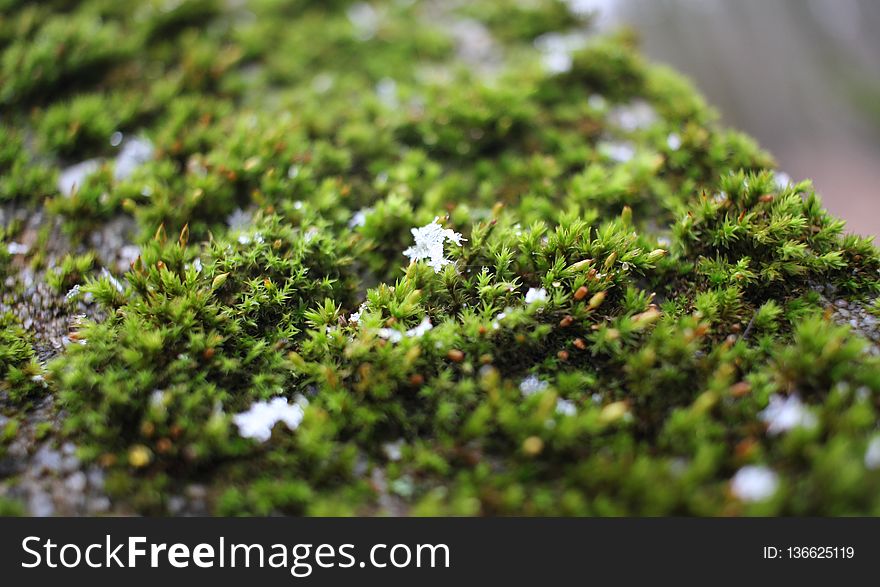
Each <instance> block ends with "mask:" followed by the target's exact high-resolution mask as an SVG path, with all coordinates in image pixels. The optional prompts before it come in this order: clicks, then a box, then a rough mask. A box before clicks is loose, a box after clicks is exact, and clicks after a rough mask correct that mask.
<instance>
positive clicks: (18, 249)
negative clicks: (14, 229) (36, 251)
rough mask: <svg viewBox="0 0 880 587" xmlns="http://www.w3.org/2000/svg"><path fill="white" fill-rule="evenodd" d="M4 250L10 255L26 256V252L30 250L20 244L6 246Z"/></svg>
mask: <svg viewBox="0 0 880 587" xmlns="http://www.w3.org/2000/svg"><path fill="white" fill-rule="evenodd" d="M6 248H7V249H8V250H9V254H10V255H27V252H28V251H30V250H31V248H30V247H29V246H27V245H25V244H22V243H15V242H13V243H9V244H8V245H6Z"/></svg>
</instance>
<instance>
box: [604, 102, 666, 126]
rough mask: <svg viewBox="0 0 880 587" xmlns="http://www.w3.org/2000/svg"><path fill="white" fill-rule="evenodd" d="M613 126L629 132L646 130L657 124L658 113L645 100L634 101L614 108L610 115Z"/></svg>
mask: <svg viewBox="0 0 880 587" xmlns="http://www.w3.org/2000/svg"><path fill="white" fill-rule="evenodd" d="M608 119H609V120H610V121H611V123H612V124H614V125H616V126H618V127H620V128H621V129H623V130H625V131H627V132H633V131H637V130H644V129H646V128H650V127H651V126H653V124H654V123H655V122H657V119H658V117H657V112H656V111H655V110H654V107H653V106H651V105H650V104H649V103H648V102H646V101H645V100H634V101H632V102H630V103H629V104H622V105H620V106H616V107H614V108H613V109H612V110H611V112H609V113H608Z"/></svg>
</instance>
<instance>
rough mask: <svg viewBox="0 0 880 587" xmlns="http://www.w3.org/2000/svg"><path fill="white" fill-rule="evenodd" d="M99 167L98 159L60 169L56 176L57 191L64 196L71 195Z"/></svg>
mask: <svg viewBox="0 0 880 587" xmlns="http://www.w3.org/2000/svg"><path fill="white" fill-rule="evenodd" d="M99 167H101V161H100V160H99V159H89V160H87V161H83V162H82V163H77V164H76V165H71V166H70V167H66V168H64V169H62V170H61V173H60V174H59V175H58V191H59V192H61V193H62V194H64V195H65V196H70V195H73V192H74V191H75V190H76V189H77V188H80V187H82V185H83V183H84V182H85V180H86V178H88V177H89V176H90V175H92V174H93V173H94V172H96V171H97V170H98V168H99Z"/></svg>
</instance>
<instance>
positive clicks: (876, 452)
mask: <svg viewBox="0 0 880 587" xmlns="http://www.w3.org/2000/svg"><path fill="white" fill-rule="evenodd" d="M865 467H867V468H868V469H872V470H873V469H880V436H875V437H874V438H873V439H872V440H871V442H870V443H868V450H866V451H865Z"/></svg>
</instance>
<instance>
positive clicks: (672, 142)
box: [666, 132, 681, 151]
mask: <svg viewBox="0 0 880 587" xmlns="http://www.w3.org/2000/svg"><path fill="white" fill-rule="evenodd" d="M666 146H667V147H669V148H670V149H671V150H673V151H678V150H679V149H680V148H681V137H680V136H678V133H674V132H673V133H669V136H668V137H666Z"/></svg>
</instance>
